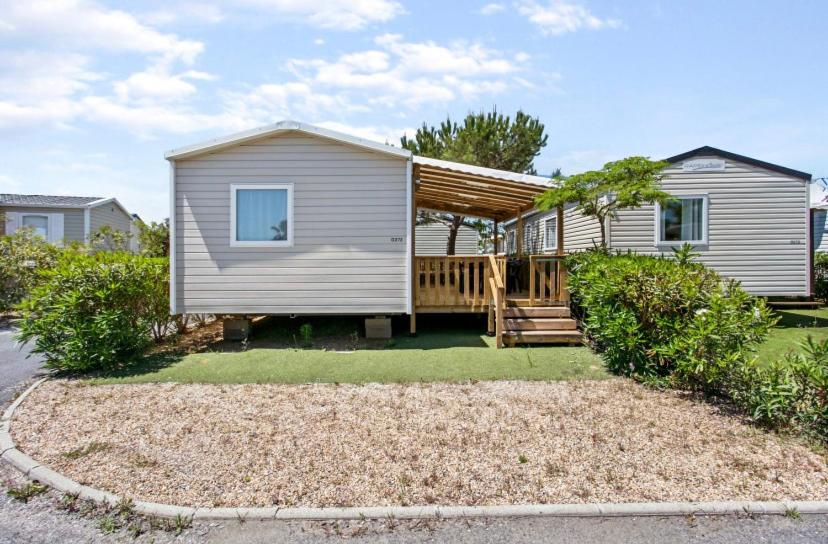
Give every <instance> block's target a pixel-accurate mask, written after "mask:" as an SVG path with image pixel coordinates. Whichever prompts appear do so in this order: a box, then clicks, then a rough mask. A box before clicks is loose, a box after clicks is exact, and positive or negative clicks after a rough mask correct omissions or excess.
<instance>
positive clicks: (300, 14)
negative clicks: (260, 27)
mask: <svg viewBox="0 0 828 544" xmlns="http://www.w3.org/2000/svg"><path fill="white" fill-rule="evenodd" d="M235 3H236V5H237V6H242V7H249V8H254V9H257V10H261V11H268V12H271V13H273V14H277V15H280V16H282V17H286V18H289V19H294V20H297V21H301V22H304V23H307V24H310V25H313V26H317V27H320V28H331V29H338V30H358V29H360V28H363V27H365V26H367V25H368V24H370V23H382V22H386V21H390V20H391V19H393V18H395V17H397V16H398V15H401V14H403V13H404V12H405V10H404V9H403V7H402V5H401V4H400V3H399V2H396V1H395V0H235Z"/></svg>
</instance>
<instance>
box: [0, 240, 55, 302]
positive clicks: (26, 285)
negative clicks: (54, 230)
mask: <svg viewBox="0 0 828 544" xmlns="http://www.w3.org/2000/svg"><path fill="white" fill-rule="evenodd" d="M59 254H60V249H58V248H57V247H55V246H54V245H52V244H50V243H49V242H47V241H46V240H44V239H43V237H41V236H37V235H35V234H34V233H33V231H32V230H31V229H19V230H17V231H15V232H14V234H12V235H10V236H2V237H0V310H8V309H10V308H12V307H13V306H14V305H15V304H17V303H18V302H20V301H21V300H23V299H24V298H25V297H26V295H28V293H29V291H31V290H32V289H33V288H34V287H35V285H37V282H38V281H39V279H38V278H39V277H38V270H40V269H42V268H50V267H51V266H53V265H54V263H55V262H56V261H57V259H58V255H59Z"/></svg>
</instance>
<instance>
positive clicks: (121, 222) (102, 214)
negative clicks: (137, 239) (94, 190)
mask: <svg viewBox="0 0 828 544" xmlns="http://www.w3.org/2000/svg"><path fill="white" fill-rule="evenodd" d="M131 223H132V218H131V217H130V216H129V215H127V214H125V213H124V212H123V210H121V208H119V207H118V206H116V205H115V204H114V203H112V202H108V203H106V204H101V205H100V206H95V207H94V208H92V209H91V210H89V225H90V227H89V233H90V234H95V233H96V232H98V230H99V229H100V228H101V227H103V226H104V225H107V226H109V227H111V228H112V229H113V230H119V231H121V232H130V224H131Z"/></svg>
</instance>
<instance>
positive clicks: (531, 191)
mask: <svg viewBox="0 0 828 544" xmlns="http://www.w3.org/2000/svg"><path fill="white" fill-rule="evenodd" d="M419 179H421V180H428V181H436V182H444V183H450V184H451V185H453V186H463V187H467V188H469V189H474V190H479V189H482V190H486V191H494V192H497V193H503V189H504V188H506V189H508V191H509V193H510V194H513V195H518V196H523V197H526V198H534V197H535V195H536V194H538V193H539V192H543V190H545V189H543V188H541V187H540V186H538V189H541V190H540V191H539V190H538V189H535V188H534V187H533V186H528V185H523V186H522V187H514V186H513V184H510V185H509V186H508V187H504V185H503V184H501V183H500V180H493V179H490V180H488V181H479V180H478V181H470V180H467V179H463V178H455V177H453V174H449V173H443V174H435V173H433V172H420V175H419ZM504 183H507V182H504Z"/></svg>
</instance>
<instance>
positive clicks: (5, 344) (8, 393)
mask: <svg viewBox="0 0 828 544" xmlns="http://www.w3.org/2000/svg"><path fill="white" fill-rule="evenodd" d="M29 347H30V346H28V345H23V346H21V345H20V344H18V343H17V341H16V340H15V339H14V330H13V329H12V328H11V327H10V326H9V325H8V324H7V323H6V322H4V321H2V320H0V407H2V406H4V405H6V404H7V403H8V402H9V401H10V400H11V399H12V397H13V396H14V393H15V392H16V391H17V389H18V388H19V387H20V384H22V383H24V382H27V381H29V380H31V379H32V378H34V377H35V376H37V375H38V374H40V373H41V365H42V359H41V358H40V357H39V356H36V355H32V356H31V357H29V358H26V356H27V355H29Z"/></svg>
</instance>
